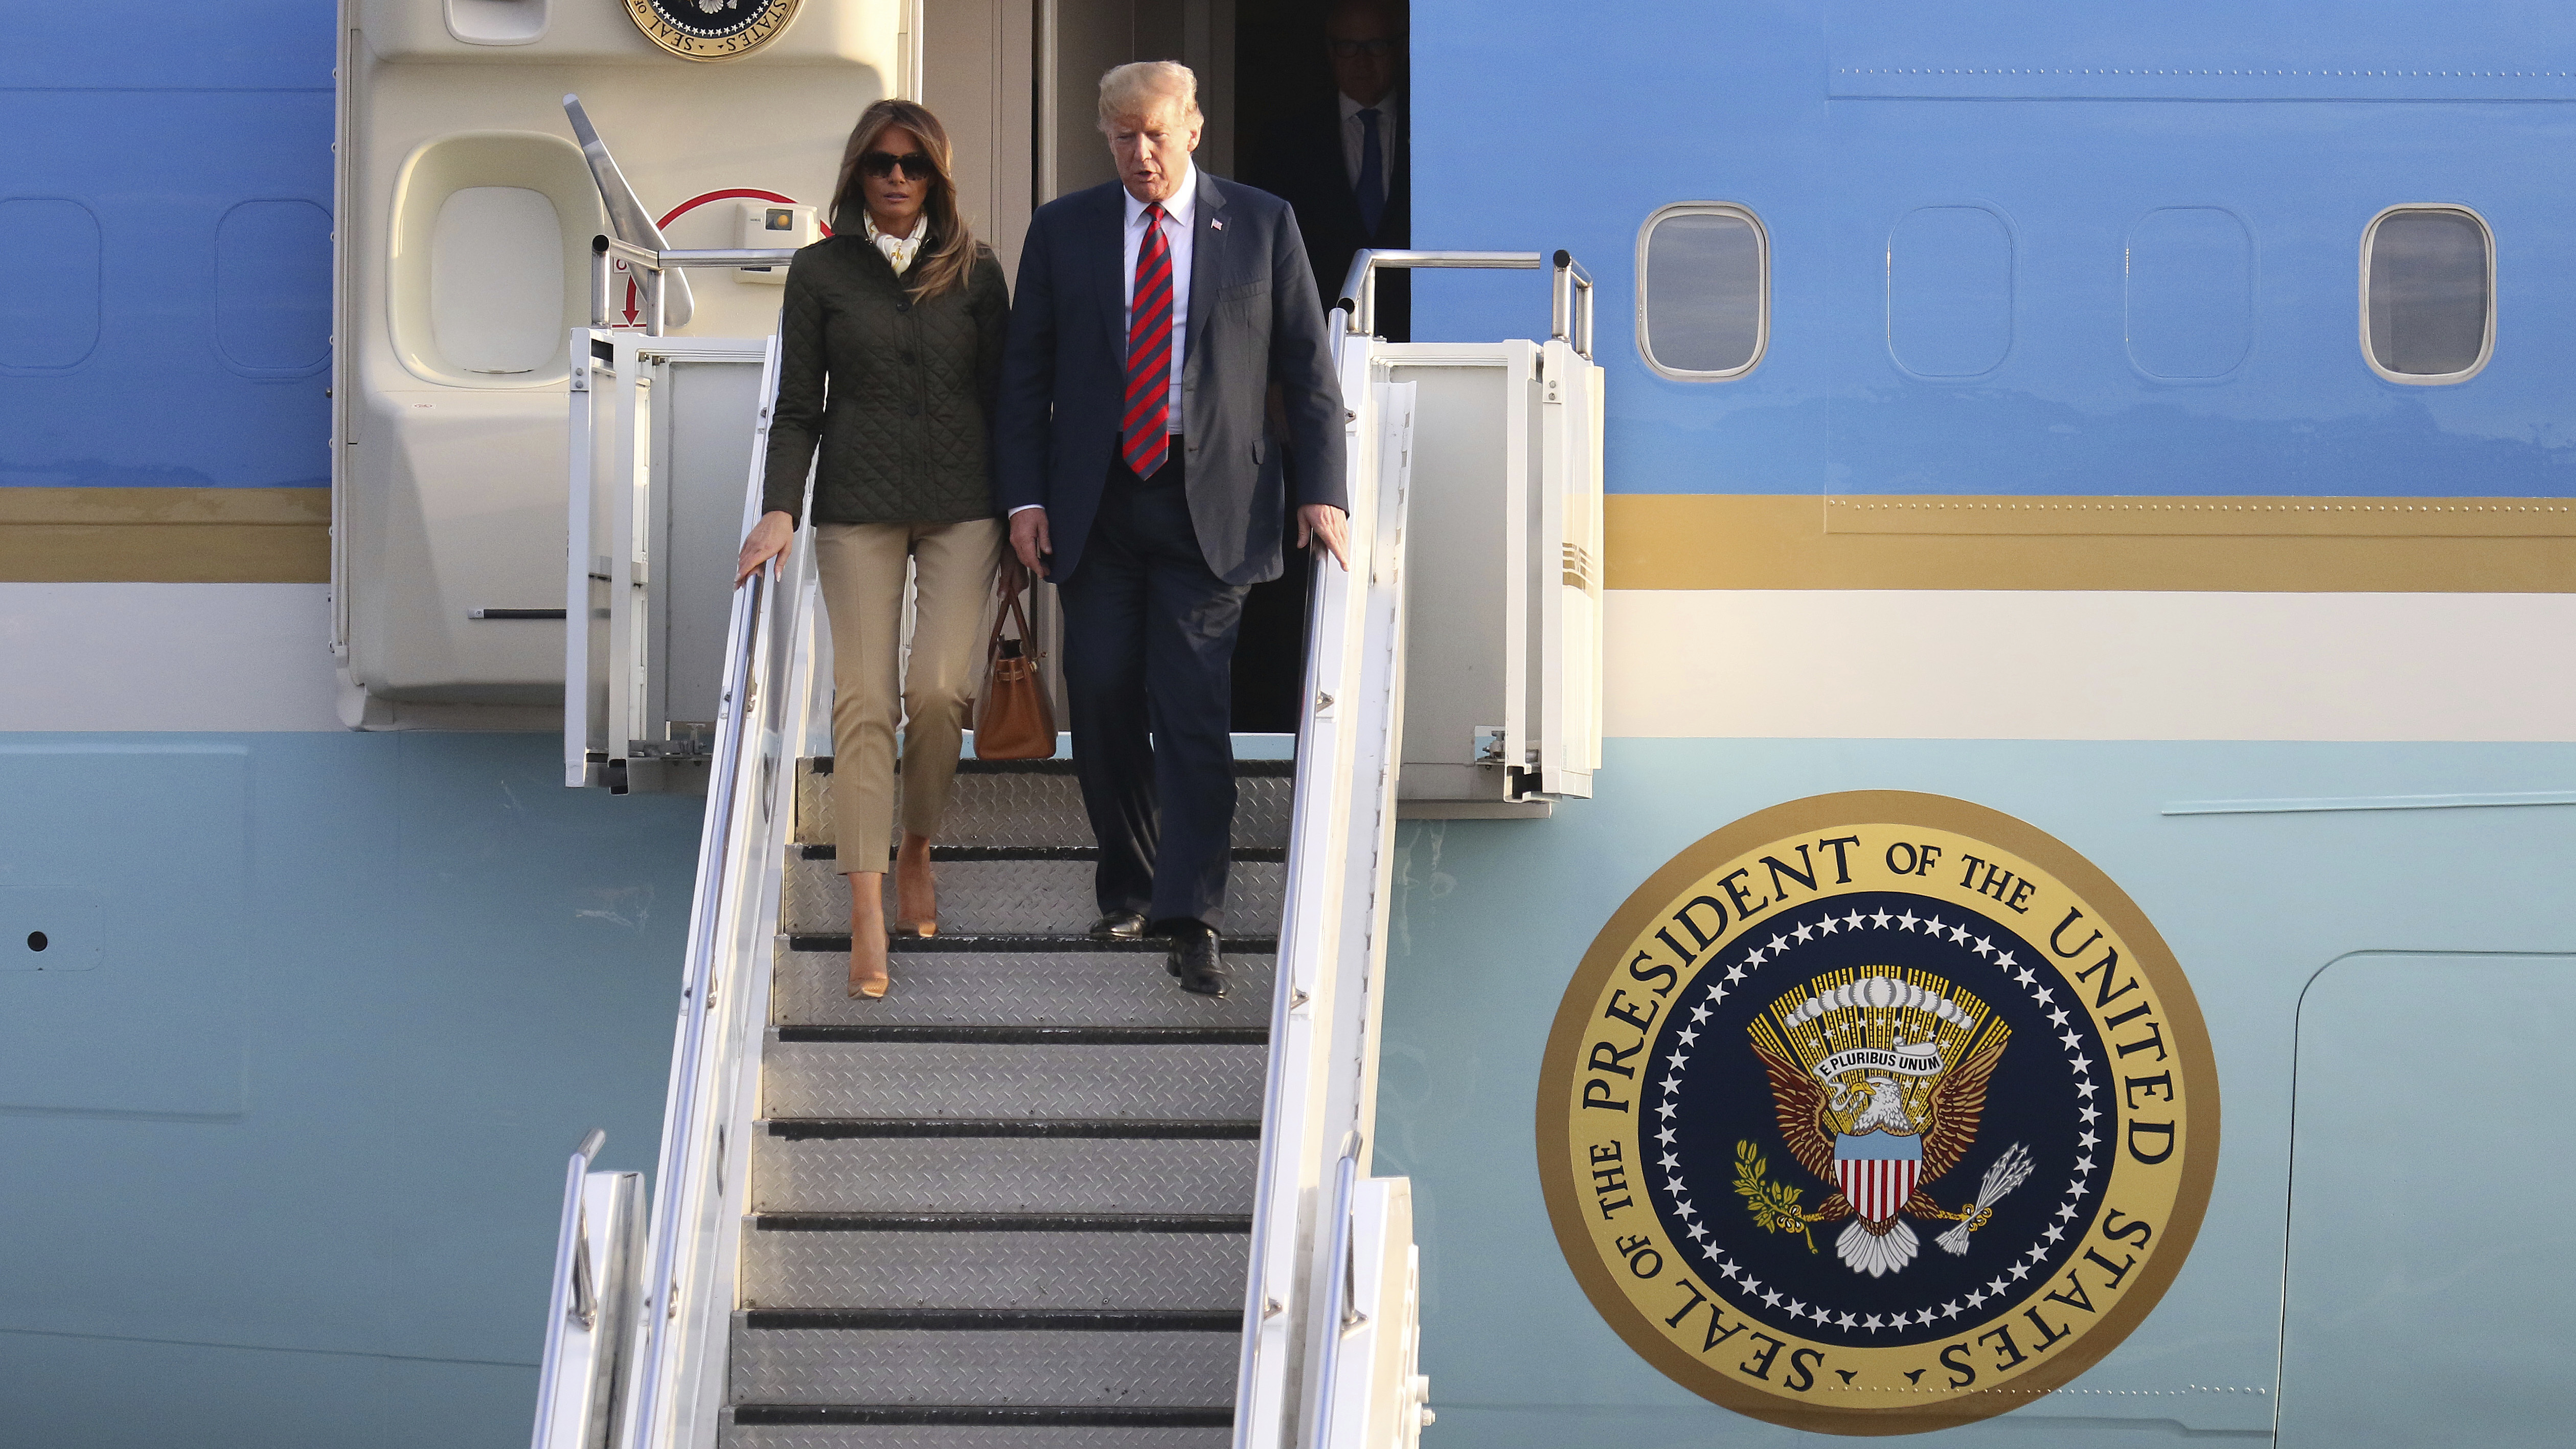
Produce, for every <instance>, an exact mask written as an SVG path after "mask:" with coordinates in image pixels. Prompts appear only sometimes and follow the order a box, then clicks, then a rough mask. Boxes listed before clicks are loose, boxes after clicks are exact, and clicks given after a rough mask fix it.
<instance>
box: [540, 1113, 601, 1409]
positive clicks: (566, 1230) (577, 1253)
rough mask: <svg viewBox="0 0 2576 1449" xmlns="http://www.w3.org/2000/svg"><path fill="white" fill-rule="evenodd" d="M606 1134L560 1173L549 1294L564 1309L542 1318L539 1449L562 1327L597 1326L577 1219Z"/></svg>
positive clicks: (594, 1293) (592, 1134) (585, 1144)
mask: <svg viewBox="0 0 2576 1449" xmlns="http://www.w3.org/2000/svg"><path fill="white" fill-rule="evenodd" d="M607 1142H608V1134H607V1132H605V1131H603V1130H602V1129H600V1128H597V1127H593V1128H591V1129H590V1131H589V1132H588V1133H587V1134H585V1135H584V1136H583V1137H582V1139H581V1145H580V1146H578V1147H576V1148H574V1149H573V1150H572V1161H571V1162H570V1163H568V1164H566V1165H565V1167H564V1203H563V1224H562V1226H561V1227H559V1228H557V1229H556V1231H555V1281H554V1288H553V1291H552V1292H551V1293H549V1294H548V1296H547V1298H546V1302H547V1304H549V1305H553V1304H557V1303H561V1304H565V1305H566V1308H565V1311H564V1312H562V1313H548V1314H547V1315H546V1346H545V1356H544V1357H543V1358H542V1359H540V1360H539V1363H540V1364H541V1365H542V1366H543V1367H542V1368H541V1370H540V1372H539V1374H538V1382H537V1404H538V1410H539V1414H540V1418H539V1419H538V1421H537V1439H538V1443H539V1445H540V1449H542V1445H543V1443H544V1440H545V1431H546V1424H545V1420H544V1418H543V1417H542V1415H543V1412H544V1406H546V1405H548V1404H552V1403H553V1402H554V1401H555V1384H556V1376H557V1374H558V1373H559V1372H560V1371H561V1369H562V1364H561V1359H562V1356H563V1336H564V1323H565V1322H566V1320H568V1319H569V1320H571V1321H575V1322H578V1323H580V1324H581V1326H582V1327H584V1328H589V1327H591V1326H592V1325H594V1324H596V1323H597V1322H598V1321H599V1293H598V1285H597V1284H596V1283H595V1282H594V1281H593V1280H592V1277H591V1262H590V1244H589V1242H588V1238H589V1233H588V1231H587V1229H588V1224H587V1223H585V1222H584V1221H583V1218H582V1201H581V1199H582V1187H583V1185H584V1183H585V1181H586V1180H587V1179H588V1178H589V1176H590V1160H591V1159H592V1158H593V1157H595V1156H597V1155H598V1153H599V1149H600V1148H601V1147H603V1146H606V1145H607Z"/></svg>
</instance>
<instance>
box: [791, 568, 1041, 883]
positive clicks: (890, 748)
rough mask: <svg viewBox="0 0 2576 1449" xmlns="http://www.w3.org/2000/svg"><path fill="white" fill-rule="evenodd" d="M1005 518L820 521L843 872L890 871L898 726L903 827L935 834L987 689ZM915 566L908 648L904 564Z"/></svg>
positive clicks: (835, 826) (835, 834) (835, 807)
mask: <svg viewBox="0 0 2576 1449" xmlns="http://www.w3.org/2000/svg"><path fill="white" fill-rule="evenodd" d="M1003 538H1004V534H1003V530H1002V523H1001V520H1000V519H997V518H976V519H969V520H968V521H966V522H964V523H824V524H817V525H816V526H815V529H814V553H815V558H816V560H817V561H818V562H819V563H820V564H821V565H822V570H823V607H824V610H825V611H826V612H827V613H829V614H830V616H831V620H832V689H833V694H832V756H833V759H832V840H833V844H834V847H835V848H834V852H833V853H834V855H835V856H836V857H837V858H838V869H839V870H840V871H841V873H842V874H844V875H847V874H850V873H852V872H854V871H882V870H884V869H885V868H886V853H887V847H888V846H889V844H890V843H891V842H892V840H893V837H894V810H895V732H896V730H897V729H898V728H900V729H901V730H902V733H903V828H904V829H905V830H906V831H908V832H910V833H912V834H915V835H923V836H936V835H937V834H938V833H939V821H940V817H941V816H942V815H943V814H945V813H946V811H947V808H948V783H949V781H950V780H951V779H952V778H954V777H955V776H956V773H957V752H958V746H959V739H960V735H961V733H962V732H963V731H964V730H965V729H966V728H967V725H968V722H969V717H970V715H971V712H972V710H973V708H974V703H975V691H976V690H977V689H978V688H979V687H981V684H982V680H981V678H980V676H981V675H982V673H983V665H984V642H985V633H986V628H987V620H988V619H989V618H990V615H988V614H987V613H986V612H985V611H986V609H987V608H989V607H990V605H991V601H992V597H993V576H994V572H995V570H997V569H998V568H999V567H1000V566H1001V560H1002V542H1003ZM906 559H910V560H911V561H912V564H913V574H914V578H913V583H914V594H913V600H914V603H913V624H912V652H911V657H910V658H909V659H906V658H905V657H904V651H903V584H904V561H905V560H906Z"/></svg>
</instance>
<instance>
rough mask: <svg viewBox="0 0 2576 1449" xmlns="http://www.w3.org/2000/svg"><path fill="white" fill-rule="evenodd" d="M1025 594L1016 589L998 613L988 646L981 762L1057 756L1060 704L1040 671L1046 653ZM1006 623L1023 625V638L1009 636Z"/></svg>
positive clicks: (979, 705) (979, 719)
mask: <svg viewBox="0 0 2576 1449" xmlns="http://www.w3.org/2000/svg"><path fill="white" fill-rule="evenodd" d="M1020 593H1021V591H1020V590H1018V589H1013V590H1012V591H1011V594H1010V601H1009V602H1008V603H1006V604H1004V605H1003V606H1002V608H1001V609H1000V610H998V611H996V612H995V613H994V615H993V637H992V640H991V642H990V643H988V644H986V645H985V665H984V692H983V693H982V694H981V695H980V696H978V697H977V699H976V701H975V758H976V759H979V760H1043V759H1048V758H1050V757H1052V756H1053V755H1054V754H1055V706H1054V705H1053V704H1051V703H1049V702H1048V700H1047V691H1046V680H1045V679H1044V678H1043V677H1041V676H1040V675H1039V673H1038V665H1039V663H1040V662H1041V661H1043V660H1044V659H1045V658H1046V656H1045V655H1044V654H1041V653H1036V652H1033V651H1032V650H1031V648H1030V635H1029V616H1028V615H1027V614H1025V613H1022V612H1021V610H1020ZM1006 622H1007V623H1010V624H1013V625H1015V626H1017V628H1018V630H1019V637H1018V638H1016V639H1008V638H1004V637H1003V635H1002V625H1003V624H1004V623H1006Z"/></svg>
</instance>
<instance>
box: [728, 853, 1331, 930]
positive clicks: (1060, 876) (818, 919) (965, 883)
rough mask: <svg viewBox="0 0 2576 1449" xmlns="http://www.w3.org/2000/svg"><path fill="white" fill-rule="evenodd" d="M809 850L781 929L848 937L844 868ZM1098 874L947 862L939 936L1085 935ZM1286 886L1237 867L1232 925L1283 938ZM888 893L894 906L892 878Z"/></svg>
mask: <svg viewBox="0 0 2576 1449" xmlns="http://www.w3.org/2000/svg"><path fill="white" fill-rule="evenodd" d="M808 848H809V847H805V846H791V847H789V849H788V858H787V885H786V895H785V898H784V899H783V900H781V901H780V903H779V908H778V920H779V929H781V930H783V931H786V932H788V933H789V934H791V935H801V934H806V933H818V934H819V933H824V932H836V931H837V932H847V931H848V930H849V928H850V888H849V886H848V884H847V883H846V882H845V881H843V880H842V878H841V876H840V874H839V873H838V872H837V871H836V870H835V869H834V867H835V866H837V865H838V864H839V862H838V861H837V860H834V859H832V858H829V857H828V856H823V857H814V858H808V856H807V854H806V851H807V850H808ZM1262 853H1263V854H1270V853H1272V852H1268V851H1264V852H1262ZM1094 871H1095V864H1094V862H1093V861H1092V860H1090V859H1085V858H1081V857H1080V856H1079V855H1078V854H1076V853H1074V852H1071V851H1061V850H1051V851H1036V850H1032V851H1029V852H1025V853H1014V854H1011V855H1004V856H999V857H994V856H985V857H984V858H980V859H971V860H949V861H946V862H944V863H942V864H941V865H940V866H939V928H940V930H941V931H943V932H949V933H954V934H961V935H1013V934H1039V935H1044V934H1073V933H1076V932H1080V931H1082V930H1085V929H1087V928H1088V927H1089V926H1090V925H1091V922H1092V920H1093V918H1094V917H1096V916H1098V915H1099V914H1100V910H1099V903H1098V900H1097V898H1096V897H1095V895H1094V893H1093V889H1092V879H1093V874H1094ZM1287 879H1288V867H1287V865H1286V863H1285V860H1284V858H1283V859H1281V860H1238V861H1236V862H1235V864H1234V871H1233V875H1232V877H1231V879H1230V880H1229V882H1228V886H1227V891H1226V913H1227V916H1228V918H1229V919H1230V920H1232V921H1234V922H1235V923H1237V925H1238V926H1239V927H1248V928H1251V929H1253V930H1257V931H1258V932H1260V933H1261V934H1263V935H1268V934H1271V933H1273V932H1275V931H1277V930H1278V928H1279V917H1280V909H1281V904H1282V902H1283V901H1284V899H1285V894H1286V886H1287ZM886 889H887V891H888V892H889V894H888V896H887V900H888V903H889V905H891V903H892V900H893V897H892V895H891V892H892V890H893V879H892V873H891V872H889V873H888V878H887V885H886Z"/></svg>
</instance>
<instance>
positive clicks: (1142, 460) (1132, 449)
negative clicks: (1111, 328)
mask: <svg viewBox="0 0 2576 1449" xmlns="http://www.w3.org/2000/svg"><path fill="white" fill-rule="evenodd" d="M1171 420H1172V246H1171V243H1170V242H1168V241H1166V240H1165V239H1164V237H1163V208H1161V207H1160V206H1149V207H1146V208H1145V239H1144V240H1143V241H1142V242H1140V243H1138V245H1137V247H1136V296H1135V300H1134V301H1132V302H1130V303H1128V304H1127V419H1126V422H1125V423H1124V424H1123V425H1121V427H1120V429H1119V433H1120V436H1121V439H1122V446H1121V447H1120V449H1119V452H1120V455H1121V456H1122V457H1124V458H1125V459H1126V462H1127V471H1128V472H1130V473H1133V474H1135V475H1136V476H1137V477H1139V478H1151V477H1153V476H1154V470H1155V469H1157V468H1160V467H1162V466H1163V454H1164V453H1165V452H1166V451H1168V450H1169V447H1170V444H1169V443H1168V442H1167V437H1168V435H1169V433H1170V430H1171Z"/></svg>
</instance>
